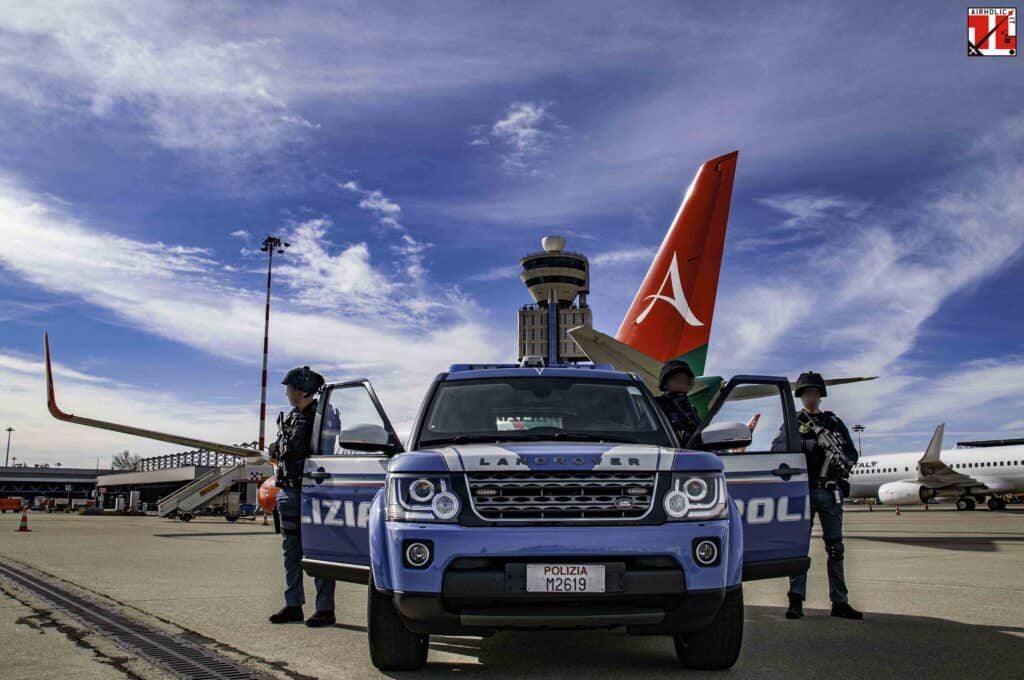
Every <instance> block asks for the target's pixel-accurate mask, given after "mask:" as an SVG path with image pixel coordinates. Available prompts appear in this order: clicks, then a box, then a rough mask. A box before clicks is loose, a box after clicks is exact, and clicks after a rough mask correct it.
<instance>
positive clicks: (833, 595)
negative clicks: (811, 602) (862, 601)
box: [789, 489, 848, 604]
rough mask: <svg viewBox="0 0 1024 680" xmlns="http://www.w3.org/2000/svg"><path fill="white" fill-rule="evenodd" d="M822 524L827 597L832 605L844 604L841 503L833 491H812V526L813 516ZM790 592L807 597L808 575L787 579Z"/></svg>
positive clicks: (801, 597) (844, 585)
mask: <svg viewBox="0 0 1024 680" xmlns="http://www.w3.org/2000/svg"><path fill="white" fill-rule="evenodd" d="M815 516H817V517H818V521H819V522H820V523H821V533H822V538H823V539H824V540H825V552H826V553H827V554H828V597H829V599H830V600H832V604H843V603H845V602H846V601H847V596H848V593H847V590H846V576H845V575H844V573H843V553H844V552H845V551H844V548H843V504H842V502H840V501H839V500H837V499H836V492H834V491H830V490H828V489H811V524H812V525H813V524H814V517H815ZM789 592H790V593H791V594H793V595H796V596H798V597H799V598H800V599H801V600H803V599H806V598H807V573H806V572H805V573H803V574H800V575H798V576H790V577H789Z"/></svg>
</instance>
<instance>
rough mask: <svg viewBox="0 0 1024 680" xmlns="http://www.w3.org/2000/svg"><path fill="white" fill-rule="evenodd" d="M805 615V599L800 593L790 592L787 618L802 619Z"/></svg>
mask: <svg viewBox="0 0 1024 680" xmlns="http://www.w3.org/2000/svg"><path fill="white" fill-rule="evenodd" d="M803 616H804V599H803V598H802V597H800V596H799V595H794V594H793V593H789V609H787V610H786V618H787V619H802V618H803Z"/></svg>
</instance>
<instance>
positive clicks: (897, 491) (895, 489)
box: [878, 482, 935, 505]
mask: <svg viewBox="0 0 1024 680" xmlns="http://www.w3.org/2000/svg"><path fill="white" fill-rule="evenodd" d="M934 495H935V493H934V492H933V491H932V490H931V489H929V488H928V487H927V486H922V485H920V484H915V483H914V482H889V483H888V484H883V485H882V486H880V487H878V500H880V501H882V504H883V505H918V504H920V503H927V502H928V499H930V498H932V497H933V496H934Z"/></svg>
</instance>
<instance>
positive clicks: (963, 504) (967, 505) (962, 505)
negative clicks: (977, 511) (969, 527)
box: [956, 496, 975, 510]
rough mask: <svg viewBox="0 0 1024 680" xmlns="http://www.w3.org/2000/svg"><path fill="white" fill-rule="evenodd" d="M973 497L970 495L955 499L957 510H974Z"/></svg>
mask: <svg viewBox="0 0 1024 680" xmlns="http://www.w3.org/2000/svg"><path fill="white" fill-rule="evenodd" d="M974 507H975V506H974V499H973V498H971V497H970V496H961V497H960V498H957V499H956V509H957V510H974Z"/></svg>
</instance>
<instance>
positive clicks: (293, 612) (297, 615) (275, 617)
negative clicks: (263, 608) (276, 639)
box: [269, 607, 306, 623]
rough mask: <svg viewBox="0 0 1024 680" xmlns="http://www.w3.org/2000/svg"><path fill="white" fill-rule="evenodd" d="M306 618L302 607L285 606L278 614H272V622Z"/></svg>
mask: <svg viewBox="0 0 1024 680" xmlns="http://www.w3.org/2000/svg"><path fill="white" fill-rule="evenodd" d="M304 618H306V617H305V615H303V613H302V607H284V608H283V609H282V610H281V611H279V612H277V613H276V614H271V615H270V619H269V621H270V622H271V623H294V622H296V621H301V620H302V619H304Z"/></svg>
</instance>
